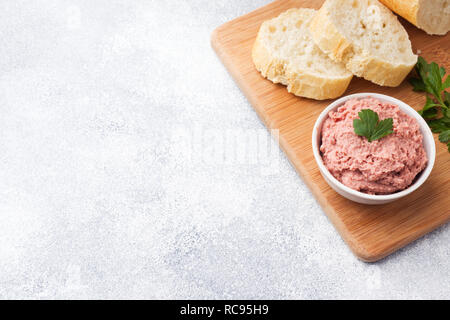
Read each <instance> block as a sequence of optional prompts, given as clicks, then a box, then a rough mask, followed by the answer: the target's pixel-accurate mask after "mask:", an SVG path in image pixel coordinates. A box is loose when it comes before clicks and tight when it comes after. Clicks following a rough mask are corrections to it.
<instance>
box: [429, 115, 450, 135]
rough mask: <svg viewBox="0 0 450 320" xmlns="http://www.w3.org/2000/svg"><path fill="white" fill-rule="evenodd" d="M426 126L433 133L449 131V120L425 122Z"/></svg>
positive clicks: (441, 119)
mask: <svg viewBox="0 0 450 320" xmlns="http://www.w3.org/2000/svg"><path fill="white" fill-rule="evenodd" d="M427 123H428V126H429V127H430V129H431V131H433V132H434V133H440V132H444V131H446V130H449V129H450V118H444V117H443V118H440V119H433V120H428V121H427Z"/></svg>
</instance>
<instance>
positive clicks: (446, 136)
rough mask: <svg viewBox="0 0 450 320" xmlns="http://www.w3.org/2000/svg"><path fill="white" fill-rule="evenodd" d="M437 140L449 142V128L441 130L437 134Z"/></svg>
mask: <svg viewBox="0 0 450 320" xmlns="http://www.w3.org/2000/svg"><path fill="white" fill-rule="evenodd" d="M439 141H440V142H450V129H448V130H446V131H443V132H442V133H441V134H440V135H439Z"/></svg>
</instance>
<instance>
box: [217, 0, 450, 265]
mask: <svg viewBox="0 0 450 320" xmlns="http://www.w3.org/2000/svg"><path fill="white" fill-rule="evenodd" d="M322 2H323V1H314V0H298V1H295V0H284V1H275V2H273V3H271V4H269V5H267V6H265V7H262V8H260V9H258V10H256V11H254V12H251V13H249V14H247V15H244V16H242V17H240V18H237V19H235V20H232V21H230V22H228V23H226V24H224V25H222V26H220V27H219V28H217V29H216V30H215V31H214V32H213V34H212V38H211V43H212V46H213V48H214V49H215V51H216V52H217V54H218V56H219V57H220V59H221V60H222V62H223V63H224V65H225V66H226V68H227V69H228V71H229V72H230V73H231V75H232V76H233V77H234V79H235V80H236V82H237V83H238V85H239V87H240V88H241V90H242V92H243V93H244V94H245V96H246V97H247V99H248V100H249V101H250V103H251V104H252V105H253V107H254V109H255V110H256V112H257V113H258V115H259V117H260V118H261V119H262V121H263V122H264V123H265V124H266V126H267V127H268V128H269V129H271V128H273V129H279V134H280V146H281V148H282V149H283V150H284V152H285V153H286V154H287V156H288V158H289V160H290V161H291V163H292V165H293V166H294V167H295V169H296V170H297V172H298V173H299V175H300V176H301V177H302V178H303V180H304V181H305V182H306V184H307V185H308V187H309V188H310V189H311V190H312V192H313V194H314V195H315V197H316V198H317V200H318V202H319V203H320V205H321V206H322V208H323V210H324V211H325V212H326V214H327V215H328V217H329V219H330V220H331V221H332V223H333V224H334V225H335V227H336V228H337V229H338V231H339V233H340V234H341V236H342V237H343V239H344V240H345V241H346V242H347V244H348V245H349V246H350V248H351V249H352V251H353V252H354V253H355V255H356V256H358V257H359V258H360V259H362V260H363V261H367V262H372V261H376V260H379V259H381V258H383V257H385V256H387V255H389V254H390V253H392V252H394V251H395V250H397V249H399V248H401V247H403V246H405V245H407V244H408V243H410V242H411V241H413V240H415V239H417V238H419V237H420V236H422V235H424V234H426V233H427V232H430V231H431V230H433V229H435V228H437V227H438V226H440V225H442V224H444V223H446V222H448V221H449V220H450V197H449V193H448V192H449V190H450V154H449V153H448V151H447V149H446V146H445V145H444V144H442V143H439V141H438V140H437V136H436V137H435V140H436V146H437V158H436V163H435V166H434V169H433V172H432V173H431V175H430V177H429V178H428V180H427V181H426V182H425V184H424V185H423V186H422V187H421V188H419V189H418V190H417V191H415V192H413V193H412V194H410V195H409V196H407V197H405V198H403V199H400V200H398V201H396V202H393V203H390V204H386V205H382V206H368V205H362V204H358V203H354V202H351V201H349V200H347V199H345V198H343V197H341V196H340V195H339V194H337V193H336V192H335V191H334V190H332V189H331V188H330V187H329V186H328V184H327V183H326V182H325V180H324V179H323V178H322V176H321V174H320V172H319V169H318V167H317V165H316V163H315V161H314V157H313V153H312V146H311V134H312V128H313V125H314V122H315V120H316V118H317V117H318V116H319V113H320V112H321V111H322V110H323V109H324V108H325V107H326V106H327V105H328V104H329V103H331V102H332V100H325V101H315V100H311V99H306V98H300V97H296V96H294V95H292V94H290V93H288V92H287V90H286V88H285V87H284V86H282V85H276V84H273V83H272V82H270V81H268V80H266V79H264V78H263V77H262V76H261V75H260V74H259V73H258V72H257V70H256V69H255V67H254V66H253V63H252V59H251V48H252V45H253V42H254V40H255V37H256V34H257V31H258V29H259V26H260V24H261V23H262V22H263V21H264V20H267V19H270V18H273V17H275V16H277V15H278V14H280V13H281V12H282V11H284V10H287V9H289V8H292V7H308V8H315V9H318V8H319V7H320V5H321V4H322ZM400 21H401V23H402V24H403V25H404V26H405V28H406V30H407V31H408V33H409V36H410V38H411V41H412V44H413V50H414V52H417V51H418V50H420V51H419V52H420V54H421V55H422V56H424V57H425V58H426V59H427V60H432V61H436V62H438V63H439V64H441V65H444V66H445V67H446V69H447V70H450V65H449V54H448V53H447V52H449V49H450V35H447V36H429V35H427V34H426V33H425V32H423V31H421V30H419V29H417V28H416V27H414V26H413V25H412V24H410V23H409V22H407V21H406V20H403V19H400ZM358 92H376V93H382V94H387V95H390V96H393V97H395V98H397V99H400V100H402V101H404V102H406V103H408V104H409V105H411V106H413V107H414V108H416V109H419V108H421V107H422V106H423V104H424V102H425V96H424V95H423V94H420V93H416V92H413V91H412V90H411V86H410V85H409V84H408V83H407V82H406V81H405V82H403V83H402V84H401V85H400V86H399V87H397V88H388V87H380V86H377V85H375V84H372V83H371V82H369V81H365V80H363V79H360V78H356V77H354V78H353V80H352V82H351V83H350V86H349V88H348V89H347V91H346V93H345V94H346V95H347V94H352V93H358ZM280 192H282V191H281V190H280Z"/></svg>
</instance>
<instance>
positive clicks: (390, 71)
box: [310, 0, 417, 87]
mask: <svg viewBox="0 0 450 320" xmlns="http://www.w3.org/2000/svg"><path fill="white" fill-rule="evenodd" d="M310 32H311V35H312V38H313V40H314V42H315V43H316V44H317V45H318V46H319V48H320V49H322V51H324V52H326V53H327V54H328V55H329V57H330V58H331V59H333V60H334V61H338V62H342V63H344V64H345V66H346V68H347V69H348V70H350V71H351V72H352V73H353V74H354V75H357V76H359V77H363V78H365V79H367V80H370V81H372V82H374V83H376V84H379V85H383V86H390V87H396V86H398V85H399V84H400V83H401V82H402V81H403V79H404V78H405V77H406V76H407V75H408V73H409V72H410V71H411V69H412V68H413V67H414V65H415V64H416V62H417V56H416V55H415V54H413V52H412V49H411V42H410V41H409V38H408V34H407V33H406V30H405V29H404V28H403V26H402V25H401V24H400V22H398V20H397V17H396V16H395V15H394V14H393V13H392V12H391V11H390V10H389V9H388V8H386V7H385V6H383V5H382V4H381V3H380V2H378V1H377V0H326V1H325V3H324V4H323V5H322V7H321V8H320V10H319V11H318V13H317V15H316V16H315V17H314V18H313V20H312V22H311V25H310Z"/></svg>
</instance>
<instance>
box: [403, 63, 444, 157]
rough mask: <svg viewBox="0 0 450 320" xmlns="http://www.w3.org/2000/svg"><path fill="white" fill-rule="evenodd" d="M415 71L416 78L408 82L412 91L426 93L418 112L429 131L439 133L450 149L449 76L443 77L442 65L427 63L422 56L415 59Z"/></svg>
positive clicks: (441, 139) (440, 138)
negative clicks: (423, 104)
mask: <svg viewBox="0 0 450 320" xmlns="http://www.w3.org/2000/svg"><path fill="white" fill-rule="evenodd" d="M415 71H416V74H417V76H418V78H411V79H409V82H410V83H411V85H412V86H413V90H414V91H417V92H425V94H426V95H427V96H426V103H425V106H424V107H423V108H422V110H419V111H418V112H419V114H420V115H421V116H422V117H423V118H424V119H425V120H426V121H427V123H428V125H429V126H430V128H431V131H433V132H435V133H440V135H439V140H440V141H441V142H444V143H447V147H448V148H449V151H450V141H449V140H448V136H449V133H448V131H449V130H450V93H449V92H447V91H446V89H447V88H450V76H447V78H445V72H446V71H445V68H444V67H440V66H439V65H438V64H437V63H436V62H431V63H430V64H428V63H427V61H426V60H425V59H424V58H423V57H419V58H418V59H417V64H416V66H415ZM444 78H445V80H444Z"/></svg>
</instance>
